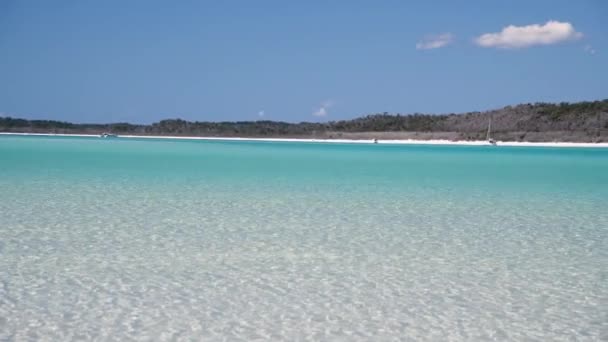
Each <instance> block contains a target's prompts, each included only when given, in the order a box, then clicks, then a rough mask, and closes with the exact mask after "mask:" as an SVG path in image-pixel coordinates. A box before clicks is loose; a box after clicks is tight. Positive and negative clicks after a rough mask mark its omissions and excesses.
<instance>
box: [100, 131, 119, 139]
mask: <svg viewBox="0 0 608 342" xmlns="http://www.w3.org/2000/svg"><path fill="white" fill-rule="evenodd" d="M99 137H100V138H116V137H118V135H116V134H112V133H106V132H104V133H101V135H100V136H99Z"/></svg>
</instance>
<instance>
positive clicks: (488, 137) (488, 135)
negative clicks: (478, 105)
mask: <svg viewBox="0 0 608 342" xmlns="http://www.w3.org/2000/svg"><path fill="white" fill-rule="evenodd" d="M491 130H492V117H491V116H490V120H489V121H488V134H487V136H486V140H488V142H489V143H490V145H496V141H495V140H494V139H492V138H491V137H490V132H491Z"/></svg>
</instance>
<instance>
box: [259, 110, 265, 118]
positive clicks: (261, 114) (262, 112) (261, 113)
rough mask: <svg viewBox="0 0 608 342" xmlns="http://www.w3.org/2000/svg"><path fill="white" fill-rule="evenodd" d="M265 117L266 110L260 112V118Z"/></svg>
mask: <svg viewBox="0 0 608 342" xmlns="http://www.w3.org/2000/svg"><path fill="white" fill-rule="evenodd" d="M264 115H266V112H264V110H261V111H259V112H258V116H259V117H263V116H264Z"/></svg>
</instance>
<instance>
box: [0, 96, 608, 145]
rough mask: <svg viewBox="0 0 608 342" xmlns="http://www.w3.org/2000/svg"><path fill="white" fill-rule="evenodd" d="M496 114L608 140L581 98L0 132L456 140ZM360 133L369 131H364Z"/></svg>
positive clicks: (522, 124) (596, 105)
mask: <svg viewBox="0 0 608 342" xmlns="http://www.w3.org/2000/svg"><path fill="white" fill-rule="evenodd" d="M490 119H491V121H492V132H493V135H495V136H497V137H500V138H502V139H504V140H523V139H525V137H526V136H528V137H533V138H534V139H535V140H538V139H541V138H542V137H548V138H550V139H551V140H581V141H606V140H608V99H607V100H603V101H593V102H577V103H566V102H563V103H559V104H553V103H534V104H521V105H517V106H508V107H505V108H502V109H498V110H491V111H485V112H470V113H464V114H442V115H432V114H407V115H403V114H389V113H376V114H371V115H367V116H364V117H360V118H356V119H352V120H341V121H330V122H326V123H312V122H300V123H288V122H279V121H268V120H261V121H238V122H199V121H196V122H191V121H186V120H181V119H170V120H162V121H159V122H156V123H153V124H151V125H136V124H130V123H111V124H74V123H69V122H62V121H51V120H25V119H16V118H10V117H0V132H30V133H84V134H101V133H102V132H109V133H114V134H119V135H120V134H123V135H126V134H130V135H175V136H216V137H219V136H224V137H231V136H239V137H319V138H335V137H343V136H345V135H346V136H353V137H362V138H367V137H373V136H379V137H382V136H383V135H382V134H377V133H387V132H391V133H404V134H405V133H408V132H409V133H412V132H416V133H425V134H423V135H422V136H421V137H422V138H433V137H434V136H438V135H437V134H438V133H451V134H450V135H446V134H443V135H441V136H449V137H453V139H482V138H484V137H485V133H486V130H487V128H488V123H489V121H490ZM560 132H562V133H560ZM360 133H369V134H367V135H361V134H360ZM436 133H437V134H436ZM349 134H350V135H349ZM357 134H358V135H357ZM374 134H376V135H374ZM391 136H395V135H391ZM397 136H398V135H397ZM403 136H406V135H403ZM407 136H409V135H407Z"/></svg>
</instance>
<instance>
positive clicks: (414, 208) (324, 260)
mask: <svg viewBox="0 0 608 342" xmlns="http://www.w3.org/2000/svg"><path fill="white" fill-rule="evenodd" d="M146 339H149V340H180V339H181V340H230V341H232V340H242V341H253V340H264V341H266V340H286V341H295V340H343V341H354V340H368V341H389V340H412V341H422V340H437V341H448V340H452V341H472V340H479V341H488V340H510V341H572V340H577V341H598V340H608V149H585V148H538V147H491V146H478V147H473V146H416V145H382V144H377V145H373V144H370V145H360V144H322V143H291V142H225V141H224V142H222V141H196V140H166V139H122V138H118V139H100V138H81V137H78V138H76V137H25V136H0V340H20V341H21V340H53V341H68V340H122V341H129V340H146Z"/></svg>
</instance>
